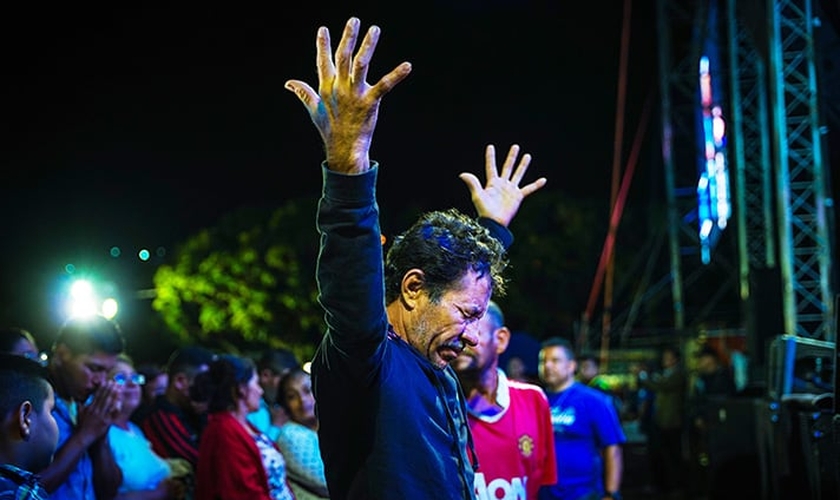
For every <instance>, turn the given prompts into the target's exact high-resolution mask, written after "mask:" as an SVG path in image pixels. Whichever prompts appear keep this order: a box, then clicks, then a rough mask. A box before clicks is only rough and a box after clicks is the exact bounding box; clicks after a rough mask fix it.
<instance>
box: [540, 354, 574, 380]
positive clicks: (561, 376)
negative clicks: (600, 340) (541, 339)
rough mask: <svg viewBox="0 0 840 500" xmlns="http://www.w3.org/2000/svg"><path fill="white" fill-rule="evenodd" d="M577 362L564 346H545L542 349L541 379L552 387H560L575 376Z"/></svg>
mask: <svg viewBox="0 0 840 500" xmlns="http://www.w3.org/2000/svg"><path fill="white" fill-rule="evenodd" d="M576 364H577V363H575V362H574V360H571V359H569V356H568V355H567V354H566V350H565V349H563V348H562V347H558V346H552V347H545V348H543V349H542V350H540V364H539V374H540V380H542V381H543V383H545V385H546V386H547V387H549V388H551V389H556V388H559V387H561V386H563V385H565V384H567V383H568V382H569V381H571V380H572V379H573V378H574V376H575V368H576V366H575V365H576Z"/></svg>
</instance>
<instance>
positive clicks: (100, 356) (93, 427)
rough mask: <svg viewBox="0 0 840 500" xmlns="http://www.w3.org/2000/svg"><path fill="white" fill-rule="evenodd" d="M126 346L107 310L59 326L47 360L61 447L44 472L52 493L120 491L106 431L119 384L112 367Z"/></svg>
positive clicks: (91, 498) (88, 499) (76, 495)
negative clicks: (109, 375)
mask: <svg viewBox="0 0 840 500" xmlns="http://www.w3.org/2000/svg"><path fill="white" fill-rule="evenodd" d="M124 348H125V340H124V339H123V336H122V332H121V331H120V328H119V326H118V325H117V324H116V323H115V322H113V321H111V320H109V319H107V318H105V317H104V316H92V317H77V318H71V319H70V320H68V321H67V322H66V323H65V324H64V325H62V327H61V329H60V330H59V333H58V338H57V339H56V340H55V342H54V344H53V349H52V355H51V356H50V361H49V366H48V370H49V373H50V380H51V381H52V384H53V387H54V388H55V392H56V398H55V399H56V404H55V409H54V410H53V415H54V416H55V420H56V422H57V423H58V431H59V437H58V450H57V452H56V454H55V458H54V459H53V461H52V463H51V464H50V465H49V466H47V467H46V468H45V469H43V470H42V471H41V472H40V475H41V480H42V482H43V484H44V487H46V489H47V491H48V492H50V493H51V495H52V498H55V499H57V500H58V499H66V498H73V499H76V500H96V499H97V498H113V497H114V496H115V495H116V494H117V490H118V489H119V486H120V484H121V483H122V473H121V472H120V468H119V467H118V466H117V464H116V462H115V461H114V456H113V455H112V454H111V447H110V446H109V444H108V439H107V436H108V429H109V428H110V427H111V423H112V422H113V419H114V417H115V416H116V415H117V411H118V405H119V404H120V397H119V396H120V389H119V385H118V384H117V383H116V382H114V381H113V380H110V379H109V378H108V372H109V371H111V369H112V368H113V367H114V365H115V364H116V362H117V355H118V354H119V353H121V352H122V351H123V349H124Z"/></svg>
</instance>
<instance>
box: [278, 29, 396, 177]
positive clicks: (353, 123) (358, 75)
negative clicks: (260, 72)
mask: <svg viewBox="0 0 840 500" xmlns="http://www.w3.org/2000/svg"><path fill="white" fill-rule="evenodd" d="M359 26H360V22H359V20H358V19H357V18H355V17H352V18H350V19H349V20H348V21H347V24H346V25H345V27H344V33H343V34H342V36H341V41H340V42H339V44H338V48H337V49H336V51H335V57H334V58H333V54H332V52H331V46H330V32H329V30H328V29H327V28H325V27H321V28H319V29H318V37H317V66H318V92H315V90H314V89H313V88H312V87H311V86H310V85H308V84H307V83H305V82H303V81H300V80H289V81H287V82H286V85H285V87H286V88H287V89H288V90H290V91H292V92H294V93H295V95H297V96H298V98H299V99H300V100H301V102H302V103H303V105H304V106H306V109H307V111H309V116H310V118H312V122H313V123H314V124H315V127H316V128H317V129H318V132H319V133H320V134H321V139H322V140H323V141H324V147H325V149H326V154H327V166H328V167H329V169H330V170H334V171H337V172H342V173H359V172H363V171H365V170H368V169H369V168H370V157H369V151H370V144H371V140H372V138H373V131H374V129H375V128H376V120H377V117H378V114H379V104H380V102H381V101H382V97H383V96H385V94H387V93H388V92H389V91H390V90H391V89H392V88H394V86H395V85H396V84H398V83H399V82H400V81H402V80H403V79H404V78H405V77H406V76H408V74H409V73H410V72H411V64H410V63H407V62H404V63H402V64H400V65H399V66H397V67H396V68H394V69H393V70H391V72H390V73H388V74H387V75H385V76H383V77H382V78H381V79H380V80H379V81H378V82H376V83H375V84H374V85H370V84H368V83H367V73H368V68H369V65H370V60H371V58H372V57H373V52H374V50H375V49H376V44H377V42H378V41H379V33H380V31H379V27H378V26H371V27H370V28H369V29H368V31H367V33H366V34H365V37H364V39H363V40H362V43H361V45H360V46H359V50H358V52H357V53H356V55H355V56H354V55H353V51H354V50H355V48H356V42H357V39H358V36H359Z"/></svg>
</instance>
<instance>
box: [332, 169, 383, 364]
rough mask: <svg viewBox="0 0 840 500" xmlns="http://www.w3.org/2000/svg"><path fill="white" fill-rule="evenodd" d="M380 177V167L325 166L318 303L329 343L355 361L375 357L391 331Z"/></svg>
mask: <svg viewBox="0 0 840 500" xmlns="http://www.w3.org/2000/svg"><path fill="white" fill-rule="evenodd" d="M377 172H378V165H377V164H376V163H374V164H373V166H372V168H371V169H370V170H369V171H367V172H365V173H362V174H358V175H343V174H339V173H336V172H332V171H330V170H329V169H327V168H326V167H324V168H323V176H324V186H323V192H322V196H321V199H320V200H319V203H318V216H317V227H318V233H319V235H320V252H319V255H318V266H317V276H316V277H317V284H318V300H319V302H320V303H321V306H322V307H323V308H324V319H325V322H326V325H327V335H328V336H329V341H330V342H331V343H332V345H333V346H334V347H336V348H337V349H338V350H339V351H341V352H344V353H348V354H352V355H353V356H354V357H364V356H365V355H370V354H372V353H373V351H375V349H376V348H377V346H378V345H379V344H380V343H382V342H383V341H384V340H385V334H386V331H387V317H386V315H385V282H384V269H383V266H384V264H383V252H382V239H381V238H382V236H381V232H380V227H379V207H378V205H377V203H376V195H375V186H376V177H377Z"/></svg>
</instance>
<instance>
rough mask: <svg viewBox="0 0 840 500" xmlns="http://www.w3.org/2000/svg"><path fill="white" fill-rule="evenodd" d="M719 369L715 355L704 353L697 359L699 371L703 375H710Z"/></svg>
mask: <svg viewBox="0 0 840 500" xmlns="http://www.w3.org/2000/svg"><path fill="white" fill-rule="evenodd" d="M716 369H717V362H716V361H715V358H714V356H712V355H710V354H704V355H702V356H700V357H699V358H698V359H697V371H699V372H700V373H701V374H703V375H710V374H712V373H714V372H715V370H716Z"/></svg>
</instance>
